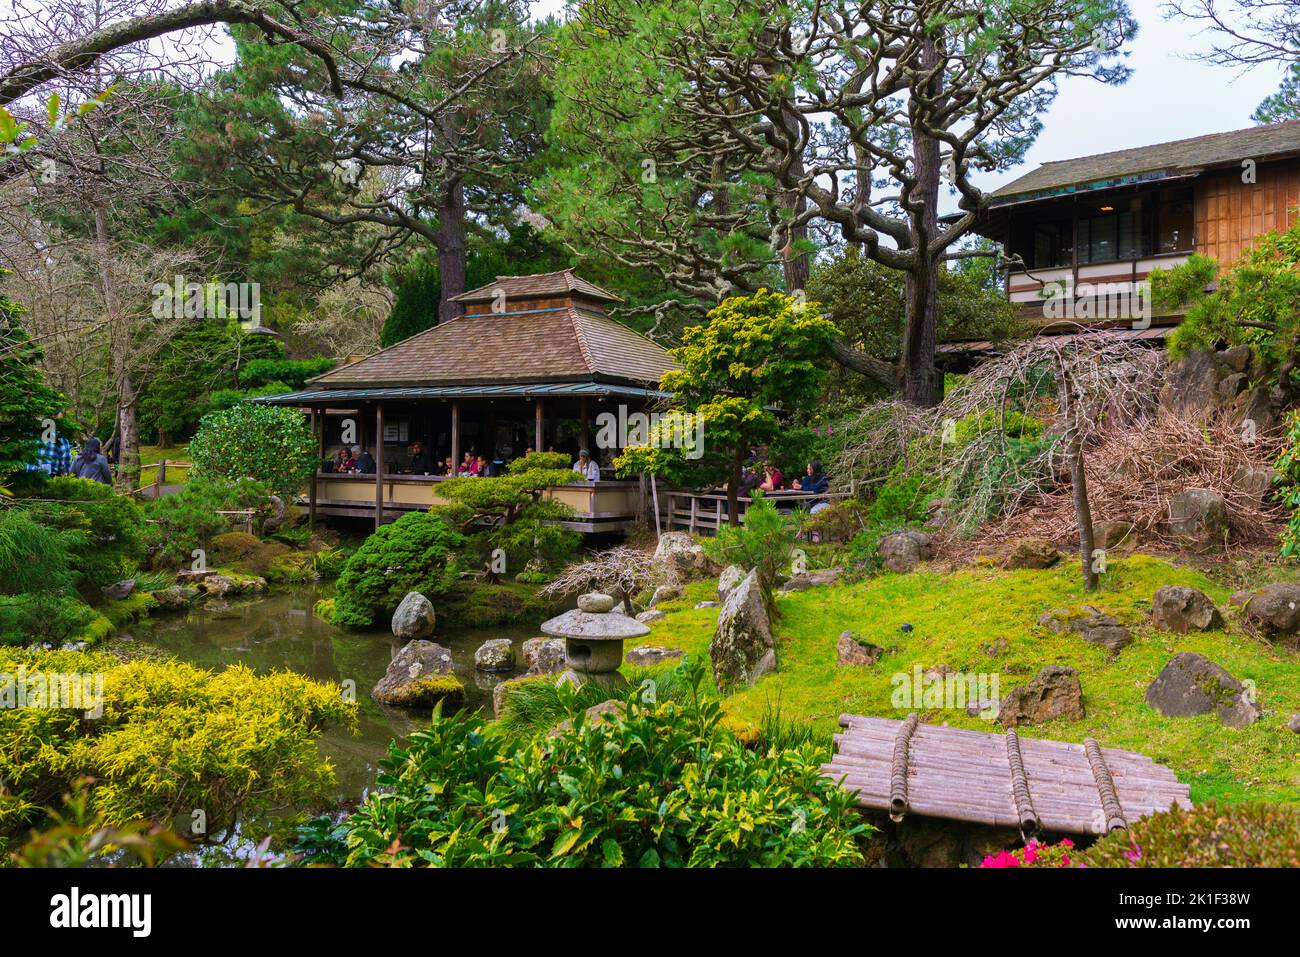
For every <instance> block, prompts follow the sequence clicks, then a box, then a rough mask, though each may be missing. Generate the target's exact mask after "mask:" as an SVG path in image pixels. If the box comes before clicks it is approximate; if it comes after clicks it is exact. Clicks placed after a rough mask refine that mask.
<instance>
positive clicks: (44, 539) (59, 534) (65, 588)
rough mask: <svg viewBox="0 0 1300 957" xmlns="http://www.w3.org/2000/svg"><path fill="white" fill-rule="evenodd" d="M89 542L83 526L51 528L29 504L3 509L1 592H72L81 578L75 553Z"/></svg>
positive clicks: (0, 512)
mask: <svg viewBox="0 0 1300 957" xmlns="http://www.w3.org/2000/svg"><path fill="white" fill-rule="evenodd" d="M85 546H86V533H85V532H84V531H82V530H81V529H61V528H50V527H49V526H46V525H43V524H41V523H40V522H38V521H37V520H36V518H35V516H34V515H33V514H32V513H31V512H30V511H29V510H28V509H25V508H7V509H3V510H0V594H8V595H22V594H29V593H32V592H57V593H60V594H68V595H70V594H71V593H72V591H73V586H74V585H75V584H76V582H77V573H76V571H75V570H74V568H73V561H74V559H73V556H74V554H75V553H76V552H77V550H78V549H81V548H84V547H85Z"/></svg>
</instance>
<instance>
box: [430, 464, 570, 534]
mask: <svg viewBox="0 0 1300 957" xmlns="http://www.w3.org/2000/svg"><path fill="white" fill-rule="evenodd" d="M577 480H578V475H577V473H576V472H574V471H573V469H572V468H570V467H569V457H568V456H567V455H564V454H562V453H560V452H532V453H530V454H528V455H525V456H524V457H523V458H519V459H515V460H514V461H513V462H511V463H510V464H509V465H508V466H507V467H506V474H505V475H500V476H495V477H491V478H487V477H476V478H468V477H466V478H455V479H449V480H447V481H446V482H443V483H441V484H440V485H439V486H438V494H439V495H440V496H442V497H443V498H446V499H449V500H451V502H452V503H453V505H454V506H456V507H457V508H458V509H459V510H460V512H461V513H462V514H465V515H467V516H468V517H467V519H466V521H465V522H464V523H463V524H462V527H468V526H469V524H470V523H471V522H474V523H477V522H490V523H492V524H494V525H509V524H511V523H512V522H515V521H517V520H518V519H519V518H520V517H521V515H522V513H523V511H524V509H525V508H527V507H529V506H531V505H534V504H536V503H538V502H539V501H541V498H542V495H543V493H544V492H545V490H546V489H547V488H549V487H550V486H552V485H567V484H569V483H570V482H576V481H577Z"/></svg>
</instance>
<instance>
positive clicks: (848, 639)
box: [835, 631, 885, 665]
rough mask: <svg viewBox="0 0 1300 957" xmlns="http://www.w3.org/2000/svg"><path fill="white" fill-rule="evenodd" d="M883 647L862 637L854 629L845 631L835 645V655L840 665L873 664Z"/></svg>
mask: <svg viewBox="0 0 1300 957" xmlns="http://www.w3.org/2000/svg"><path fill="white" fill-rule="evenodd" d="M884 653H885V649H884V648H881V647H880V646H879V645H873V644H871V643H870V642H869V641H865V640H863V639H862V637H861V636H860V635H858V633H857V632H856V631H845V632H842V633H841V634H840V640H839V642H838V643H837V644H836V646H835V657H836V660H837V661H838V662H839V664H842V665H874V664H875V663H876V662H877V661H879V660H880V656H881V655H883V654H884Z"/></svg>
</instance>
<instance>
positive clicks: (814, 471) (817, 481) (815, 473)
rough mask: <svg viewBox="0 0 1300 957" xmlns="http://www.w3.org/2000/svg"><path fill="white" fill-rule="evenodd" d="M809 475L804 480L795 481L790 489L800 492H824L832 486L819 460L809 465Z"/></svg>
mask: <svg viewBox="0 0 1300 957" xmlns="http://www.w3.org/2000/svg"><path fill="white" fill-rule="evenodd" d="M807 473H808V474H807V475H805V476H804V477H803V478H802V479H795V480H794V482H793V483H792V484H791V486H790V487H791V488H793V489H795V490H796V491H800V492H824V491H826V489H827V488H828V487H829V486H830V484H831V481H830V479H829V478H828V477H827V476H826V473H825V472H823V471H822V463H821V462H819V461H818V460H817V459H813V460H812V461H811V462H809V463H808V469H807Z"/></svg>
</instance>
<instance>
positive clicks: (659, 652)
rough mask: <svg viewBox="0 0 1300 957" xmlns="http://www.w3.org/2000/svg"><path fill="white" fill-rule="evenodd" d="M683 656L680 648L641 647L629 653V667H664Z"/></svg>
mask: <svg viewBox="0 0 1300 957" xmlns="http://www.w3.org/2000/svg"><path fill="white" fill-rule="evenodd" d="M681 656H682V651H681V649H680V648H660V647H658V646H657V645H641V646H640V647H639V648H632V649H631V650H629V651H628V653H627V656H626V657H627V663H628V664H629V665H638V666H640V667H643V668H647V667H652V666H654V665H662V664H663V663H664V662H667V661H675V660H677V659H678V658H680V657H681Z"/></svg>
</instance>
